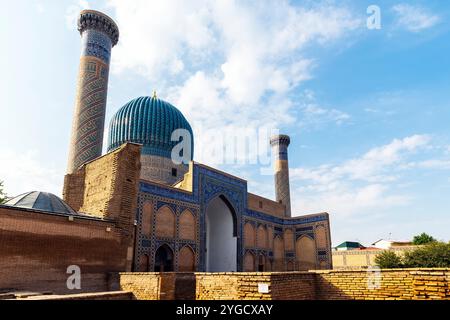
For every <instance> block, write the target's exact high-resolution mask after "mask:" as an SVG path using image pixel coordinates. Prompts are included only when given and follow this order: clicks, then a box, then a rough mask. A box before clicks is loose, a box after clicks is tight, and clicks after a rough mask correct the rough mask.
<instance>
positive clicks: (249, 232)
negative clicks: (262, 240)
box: [244, 222, 256, 248]
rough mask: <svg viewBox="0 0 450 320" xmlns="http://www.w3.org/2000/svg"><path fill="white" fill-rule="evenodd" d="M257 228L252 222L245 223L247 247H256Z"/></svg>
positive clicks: (245, 244) (245, 242) (245, 243)
mask: <svg viewBox="0 0 450 320" xmlns="http://www.w3.org/2000/svg"><path fill="white" fill-rule="evenodd" d="M255 240H256V236H255V228H254V227H253V224H252V223H251V222H247V223H245V224H244V246H245V247H247V248H254V247H256V241H255Z"/></svg>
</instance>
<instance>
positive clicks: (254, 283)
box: [110, 269, 450, 300]
mask: <svg viewBox="0 0 450 320" xmlns="http://www.w3.org/2000/svg"><path fill="white" fill-rule="evenodd" d="M373 277H374V274H373V273H370V272H367V271H332V270H328V271H321V270H319V271H309V272H239V273H200V272H197V273H166V274H160V273H152V272H151V273H121V274H119V275H116V277H115V278H113V277H112V278H111V279H114V281H112V282H110V286H111V288H113V289H114V290H118V289H120V290H124V291H130V292H133V295H134V297H135V299H142V300H158V299H188V298H192V297H195V299H197V300H271V299H272V300H314V299H321V300H394V299H398V300H442V299H445V300H450V269H389V270H381V271H380V275H379V278H378V279H379V283H377V282H375V281H374V279H373ZM376 277H378V276H376ZM261 284H262V285H267V286H268V288H269V292H260V290H259V288H260V285H261Z"/></svg>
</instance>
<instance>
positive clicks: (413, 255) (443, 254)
mask: <svg viewBox="0 0 450 320" xmlns="http://www.w3.org/2000/svg"><path fill="white" fill-rule="evenodd" d="M403 261H404V265H405V266H406V267H408V268H449V267H450V243H444V242H436V241H435V242H430V243H428V244H426V245H424V246H422V247H420V248H417V249H414V250H412V251H407V252H405V256H404V258H403Z"/></svg>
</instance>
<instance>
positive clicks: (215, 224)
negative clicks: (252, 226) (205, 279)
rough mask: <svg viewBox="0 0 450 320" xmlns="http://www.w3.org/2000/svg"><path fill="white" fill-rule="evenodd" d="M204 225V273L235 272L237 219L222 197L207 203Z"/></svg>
mask: <svg viewBox="0 0 450 320" xmlns="http://www.w3.org/2000/svg"><path fill="white" fill-rule="evenodd" d="M205 222H206V223H205V224H206V248H205V249H206V271H208V272H230V271H237V217H236V212H235V210H234V207H233V206H232V205H231V203H230V202H229V201H228V200H227V198H226V197H225V196H223V195H220V196H217V197H215V198H214V199H213V200H211V201H210V202H209V203H208V206H207V208H206V216H205Z"/></svg>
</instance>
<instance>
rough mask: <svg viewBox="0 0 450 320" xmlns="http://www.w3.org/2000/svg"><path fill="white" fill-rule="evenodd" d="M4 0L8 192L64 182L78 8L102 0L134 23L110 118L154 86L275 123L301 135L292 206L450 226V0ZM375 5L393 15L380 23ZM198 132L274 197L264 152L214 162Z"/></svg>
mask: <svg viewBox="0 0 450 320" xmlns="http://www.w3.org/2000/svg"><path fill="white" fill-rule="evenodd" d="M0 2H1V5H2V7H3V8H7V10H1V12H0V36H1V39H2V40H3V41H2V42H1V44H0V46H1V52H2V59H0V70H2V74H1V76H0V90H1V91H0V114H1V118H0V119H1V125H0V135H1V136H2V137H3V140H2V141H3V143H2V152H1V153H0V180H4V181H5V188H6V191H7V192H8V194H9V195H16V194H18V193H21V192H25V191H29V190H31V189H36V190H46V191H50V192H54V193H56V194H61V189H62V181H63V175H64V172H65V169H66V164H67V151H68V143H69V137H70V127H71V119H72V112H73V103H74V98H75V92H76V91H75V87H76V77H77V68H78V59H79V55H80V37H79V34H78V32H77V31H76V28H75V21H76V15H77V13H78V12H79V11H80V10H81V9H83V8H91V9H97V10H101V11H103V12H106V13H107V14H109V15H110V16H111V17H113V18H114V19H115V20H116V22H117V23H118V25H119V28H120V31H121V37H120V40H119V44H118V46H117V47H115V48H114V49H113V53H112V56H113V59H112V66H111V74H110V83H109V95H108V105H107V119H106V121H107V122H106V123H108V122H109V119H110V118H111V116H112V115H113V114H114V112H116V111H117V110H118V109H119V108H120V107H121V106H122V105H123V104H125V103H126V102H128V101H129V100H131V99H133V98H135V97H137V96H141V95H150V94H151V92H152V91H153V90H154V89H156V90H157V92H158V96H159V97H160V98H162V99H165V100H167V101H169V102H171V103H173V104H174V105H176V106H177V107H178V108H179V109H180V110H182V111H183V113H184V114H185V115H186V117H187V118H188V120H189V121H190V122H191V124H192V125H193V127H194V131H195V130H196V128H197V129H198V128H199V127H202V128H203V129H204V130H206V131H209V132H215V133H217V131H220V132H223V131H227V130H228V132H236V131H238V130H239V129H241V128H243V127H245V128H247V129H249V130H257V129H258V128H261V127H270V128H277V129H279V130H280V131H282V132H284V133H287V134H289V135H290V136H291V140H292V143H291V146H290V149H289V152H290V154H289V156H290V166H291V197H292V203H293V213H294V214H295V215H302V214H307V213H314V212H321V211H327V212H329V213H330V216H331V226H332V238H333V243H334V244H338V243H339V242H341V241H344V240H359V241H361V242H363V244H366V245H367V244H370V243H371V242H374V241H376V240H377V239H379V238H388V237H391V238H393V239H410V238H411V237H412V236H413V235H415V234H417V233H419V232H422V231H425V232H428V233H430V234H432V235H434V236H435V237H437V238H439V239H443V240H449V239H450V237H449V231H448V230H449V225H450V215H449V212H448V210H449V209H448V208H449V207H450V197H449V194H450V126H449V125H448V123H449V121H448V119H449V118H450V105H449V101H450V99H449V98H450V90H449V84H450V58H449V52H450V24H449V23H448V21H449V18H450V4H448V3H447V2H444V1H437V0H434V1H433V0H431V1H292V2H287V1H279V2H275V1H273V2H263V1H255V2H247V1H239V2H237V1H236V2H232V1H214V2H211V1H206V0H205V1H203V0H196V1H191V2H187V1H164V2H162V1H157V2H152V1H133V2H130V1H120V0H110V1H79V0H76V1H50V0H47V1H44V0H40V1H31V0H18V1H13V2H11V1H4V0H0ZM372 4H374V5H377V6H378V7H379V8H380V10H381V29H379V30H369V29H368V28H367V26H366V19H367V17H368V14H367V13H366V9H367V7H368V6H369V5H372ZM19 12H20V14H19ZM12 13H14V14H12ZM218 128H219V129H218ZM222 128H223V130H222ZM195 139H196V156H195V158H196V160H197V161H200V162H203V163H206V164H210V165H213V166H215V167H218V168H220V169H223V170H226V171H229V172H231V173H233V174H236V175H238V176H241V177H243V178H245V179H247V180H248V181H249V191H251V192H254V193H258V194H262V195H264V196H267V197H270V198H273V196H274V191H273V181H272V180H273V177H272V176H271V175H262V174H261V171H260V167H261V165H259V164H253V165H236V164H231V165H230V164H227V165H224V164H221V163H215V162H214V161H213V159H211V157H209V156H208V153H207V152H206V153H202V152H198V150H200V149H201V148H202V147H205V146H206V145H208V141H207V139H206V138H205V137H204V135H198V136H196V137H195Z"/></svg>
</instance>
